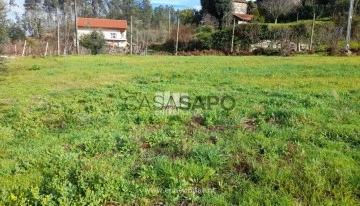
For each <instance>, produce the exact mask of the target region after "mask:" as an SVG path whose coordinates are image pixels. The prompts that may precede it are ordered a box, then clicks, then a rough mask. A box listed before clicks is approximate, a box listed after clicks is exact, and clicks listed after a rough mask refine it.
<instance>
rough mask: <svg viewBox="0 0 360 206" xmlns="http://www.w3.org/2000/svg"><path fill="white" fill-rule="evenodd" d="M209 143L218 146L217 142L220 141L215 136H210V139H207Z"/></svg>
mask: <svg viewBox="0 0 360 206" xmlns="http://www.w3.org/2000/svg"><path fill="white" fill-rule="evenodd" d="M207 141H208V142H209V143H211V144H214V145H216V144H217V142H218V140H217V139H216V137H214V136H210V137H209V138H208V139H207Z"/></svg>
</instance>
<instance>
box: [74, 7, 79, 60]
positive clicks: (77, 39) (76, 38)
mask: <svg viewBox="0 0 360 206" xmlns="http://www.w3.org/2000/svg"><path fill="white" fill-rule="evenodd" d="M74 10H75V46H76V54H77V55H79V37H78V22H77V6H76V0H74Z"/></svg>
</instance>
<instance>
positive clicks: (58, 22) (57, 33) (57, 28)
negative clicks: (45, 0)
mask: <svg viewBox="0 0 360 206" xmlns="http://www.w3.org/2000/svg"><path fill="white" fill-rule="evenodd" d="M56 24H57V25H56V36H57V55H58V56H60V53H61V51H60V17H59V9H58V8H56Z"/></svg>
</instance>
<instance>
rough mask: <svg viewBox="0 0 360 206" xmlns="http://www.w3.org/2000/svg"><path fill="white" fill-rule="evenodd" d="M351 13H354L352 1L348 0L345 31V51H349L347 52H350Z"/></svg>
mask: <svg viewBox="0 0 360 206" xmlns="http://www.w3.org/2000/svg"><path fill="white" fill-rule="evenodd" d="M353 11H354V0H350V8H349V17H348V25H347V31H346V45H345V51H349V50H350V38H351V22H352V16H353Z"/></svg>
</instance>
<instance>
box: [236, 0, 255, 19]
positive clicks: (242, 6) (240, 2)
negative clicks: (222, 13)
mask: <svg viewBox="0 0 360 206" xmlns="http://www.w3.org/2000/svg"><path fill="white" fill-rule="evenodd" d="M233 4H234V13H233V15H234V18H235V20H237V22H238V24H242V23H247V22H250V21H251V20H252V19H253V15H249V14H247V9H248V4H247V2H246V0H233Z"/></svg>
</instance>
